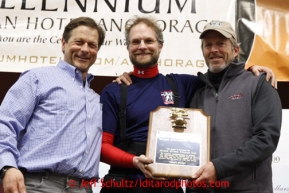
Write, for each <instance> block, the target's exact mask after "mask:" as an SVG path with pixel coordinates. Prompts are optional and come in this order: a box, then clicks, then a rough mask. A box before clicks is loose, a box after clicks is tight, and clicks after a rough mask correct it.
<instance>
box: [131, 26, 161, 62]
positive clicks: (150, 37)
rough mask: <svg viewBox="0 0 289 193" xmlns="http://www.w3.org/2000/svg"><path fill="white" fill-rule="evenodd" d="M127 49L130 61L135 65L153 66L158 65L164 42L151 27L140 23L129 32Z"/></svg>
mask: <svg viewBox="0 0 289 193" xmlns="http://www.w3.org/2000/svg"><path fill="white" fill-rule="evenodd" d="M127 49H128V52H129V58H130V61H131V62H132V63H133V65H134V66H137V67H140V68H144V67H152V66H155V65H157V62H158V58H159V55H160V53H161V50H162V44H161V43H160V42H159V41H158V40H157V38H156V33H155V31H154V30H153V29H152V28H151V27H148V26H147V25H146V24H144V23H139V24H137V25H135V26H134V27H133V28H132V29H131V31H130V33H129V45H128V47H127Z"/></svg>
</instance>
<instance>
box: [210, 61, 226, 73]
mask: <svg viewBox="0 0 289 193" xmlns="http://www.w3.org/2000/svg"><path fill="white" fill-rule="evenodd" d="M228 65H229V64H226V63H223V64H222V65H220V66H214V65H210V64H207V66H208V67H209V70H210V72H213V73H218V72H221V71H222V70H224V69H225V68H226V67H227V66H228Z"/></svg>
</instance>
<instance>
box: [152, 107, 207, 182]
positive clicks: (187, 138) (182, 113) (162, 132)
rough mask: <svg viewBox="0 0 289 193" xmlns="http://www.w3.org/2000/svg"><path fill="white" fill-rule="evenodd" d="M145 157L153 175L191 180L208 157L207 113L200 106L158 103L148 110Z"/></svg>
mask: <svg viewBox="0 0 289 193" xmlns="http://www.w3.org/2000/svg"><path fill="white" fill-rule="evenodd" d="M146 156H147V157H150V158H152V159H153V160H154V162H153V163H152V164H149V165H147V166H146V167H147V169H148V170H149V171H150V172H151V173H152V175H153V176H154V177H165V178H186V179H191V178H192V176H193V174H194V173H196V172H197V171H198V169H200V167H201V166H203V165H205V164H206V163H207V162H209V160H210V116H207V115H206V114H205V113H204V112H203V111H202V110H201V109H192V108H176V107H168V106H160V107H158V108H157V109H156V110H154V111H152V112H151V113H150V120H149V130H148V141H147V146H146Z"/></svg>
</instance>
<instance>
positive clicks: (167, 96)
mask: <svg viewBox="0 0 289 193" xmlns="http://www.w3.org/2000/svg"><path fill="white" fill-rule="evenodd" d="M161 96H162V98H163V101H164V104H165V105H168V104H174V95H173V91H171V90H170V91H163V92H161Z"/></svg>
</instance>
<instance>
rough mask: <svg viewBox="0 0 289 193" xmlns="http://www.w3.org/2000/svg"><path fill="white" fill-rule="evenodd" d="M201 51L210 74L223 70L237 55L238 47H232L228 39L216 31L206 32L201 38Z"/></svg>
mask: <svg viewBox="0 0 289 193" xmlns="http://www.w3.org/2000/svg"><path fill="white" fill-rule="evenodd" d="M202 50H203V55H204V58H205V61H206V64H207V66H208V68H209V70H210V71H211V72H214V73H217V72H220V71H222V70H223V69H225V68H226V67H227V66H228V65H229V64H230V63H231V62H232V61H233V60H234V59H235V57H236V56H237V55H238V52H239V46H235V47H233V45H232V43H231V41H230V39H228V38H226V37H224V36H223V35H222V34H220V33H219V32H217V31H213V30H211V31H208V32H206V34H205V35H204V36H203V38H202Z"/></svg>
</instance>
